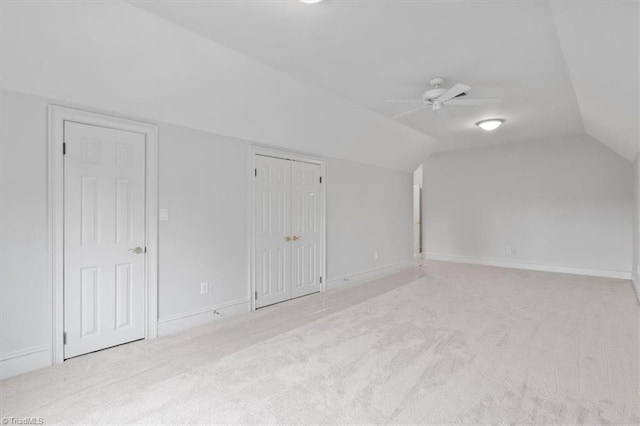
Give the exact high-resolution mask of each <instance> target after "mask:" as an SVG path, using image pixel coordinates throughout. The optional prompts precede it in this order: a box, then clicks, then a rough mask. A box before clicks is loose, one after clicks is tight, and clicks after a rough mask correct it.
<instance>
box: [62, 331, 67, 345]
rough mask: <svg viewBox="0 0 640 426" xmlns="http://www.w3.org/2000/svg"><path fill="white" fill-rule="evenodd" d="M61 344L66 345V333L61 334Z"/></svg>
mask: <svg viewBox="0 0 640 426" xmlns="http://www.w3.org/2000/svg"><path fill="white" fill-rule="evenodd" d="M62 344H63V345H66V344H67V332H66V331H65V332H64V333H62Z"/></svg>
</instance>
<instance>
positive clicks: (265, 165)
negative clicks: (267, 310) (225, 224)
mask: <svg viewBox="0 0 640 426" xmlns="http://www.w3.org/2000/svg"><path fill="white" fill-rule="evenodd" d="M290 163H291V162H290V161H289V160H283V159H280V158H273V157H265V156H260V155H259V156H257V158H256V176H255V179H256V185H255V197H256V199H255V208H256V212H255V228H254V229H255V257H254V262H255V263H254V265H255V285H256V288H255V289H256V294H255V297H256V308H260V307H262V306H267V305H271V304H274V303H278V302H282V301H283V300H287V299H290V298H291V265H290V262H291V260H290V259H291V253H290V243H289V238H290V235H291V165H290Z"/></svg>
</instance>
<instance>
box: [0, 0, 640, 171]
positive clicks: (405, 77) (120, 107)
mask: <svg viewBox="0 0 640 426" xmlns="http://www.w3.org/2000/svg"><path fill="white" fill-rule="evenodd" d="M0 7H1V8H2V17H1V19H2V21H1V28H0V31H1V32H0V38H1V40H0V43H1V44H0V50H1V52H0V54H1V56H0V86H1V87H3V88H6V89H11V90H16V91H21V92H27V93H33V94H38V95H42V96H47V97H51V98H54V99H61V100H64V101H68V102H74V103H78V104H85V105H89V106H93V107H97V108H102V109H107V110H113V111H117V112H120V113H125V114H131V115H136V116H139V117H145V118H149V119H152V120H157V121H165V122H170V123H174V124H179V125H184V126H189V127H193V128H196V129H201V130H206V131H211V132H216V133H220V134H225V135H229V136H234V137H238V138H242V139H247V140H250V141H254V142H259V143H265V144H270V145H274V146H280V147H284V148H289V149H295V150H300V151H307V152H313V153H317V154H320V155H326V156H333V157H338V158H345V159H351V160H355V161H360V162H364V163H369V164H375V165H379V166H384V167H391V168H397V169H403V170H411V169H412V168H414V167H415V166H417V165H418V164H419V163H421V162H422V161H423V159H424V158H425V157H426V156H427V155H428V153H429V152H433V151H436V150H437V151H444V150H453V149H460V148H468V147H477V146H483V145H489V144H496V143H509V142H519V141H526V140H539V139H544V138H549V137H558V136H563V135H573V134H579V133H583V132H585V131H586V132H587V133H589V134H590V135H591V136H593V137H594V138H596V139H598V140H600V141H601V142H602V143H604V144H605V145H607V146H608V147H610V148H611V149H613V150H614V151H616V152H617V153H619V154H620V155H622V156H624V157H625V158H627V159H632V158H633V157H634V156H635V155H636V152H637V150H638V148H637V143H638V129H640V124H639V123H638V121H639V120H638V93H639V92H638V16H639V13H638V12H637V8H638V4H637V2H635V1H623V0H621V1H617V0H609V1H606V2H586V1H576V2H571V1H562V2H551V4H550V3H549V2H546V1H520V0H513V1H495V0H468V1H429V0H425V1H416V0H394V1H376V0H360V1H353V0H325V1H324V2H322V3H319V4H315V5H307V4H302V3H300V2H299V1H297V0H281V1H188V0H172V1H159V0H158V1H156V0H144V1H132V2H120V1H110V2H102V1H86V2H75V1H74V2H13V1H6V0H5V1H3V2H1V3H0ZM634 11H635V13H634ZM435 76H443V77H445V78H447V80H448V81H449V83H451V84H453V83H456V82H463V83H466V84H468V85H470V86H471V87H472V89H471V91H470V92H469V97H479V98H482V97H497V98H500V99H502V102H501V103H500V104H497V105H491V106H483V107H466V108H462V107H459V108H451V113H452V115H446V114H444V115H436V114H433V113H432V112H430V111H426V110H425V111H420V112H417V113H415V114H412V115H409V116H406V117H403V118H401V119H398V120H391V119H390V118H389V117H391V116H392V115H394V114H396V113H398V112H401V111H403V110H404V109H405V106H403V105H396V104H390V103H387V102H385V100H386V99H389V98H419V97H420V96H421V94H422V92H423V91H424V90H425V89H427V88H428V81H429V79H430V78H432V77H435ZM489 117H502V118H506V119H507V122H506V124H505V125H504V126H502V127H501V128H500V129H498V130H497V131H495V132H492V133H485V132H482V131H480V130H479V129H478V128H477V127H475V125H474V123H475V122H476V121H478V120H481V119H484V118H489Z"/></svg>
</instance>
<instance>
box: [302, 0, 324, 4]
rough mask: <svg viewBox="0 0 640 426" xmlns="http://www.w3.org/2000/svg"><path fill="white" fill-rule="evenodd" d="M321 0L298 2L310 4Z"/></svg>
mask: <svg viewBox="0 0 640 426" xmlns="http://www.w3.org/2000/svg"><path fill="white" fill-rule="evenodd" d="M321 1H322V0H300V3H307V4H312V3H320V2H321Z"/></svg>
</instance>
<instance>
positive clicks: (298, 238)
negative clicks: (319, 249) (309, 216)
mask: <svg viewBox="0 0 640 426" xmlns="http://www.w3.org/2000/svg"><path fill="white" fill-rule="evenodd" d="M301 239H302V237H298V236H297V235H294V236H293V241H298V240H301Z"/></svg>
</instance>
